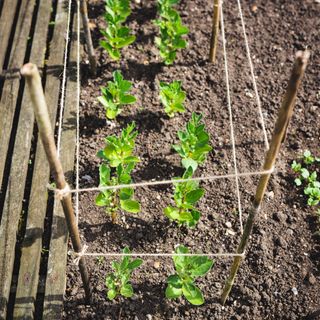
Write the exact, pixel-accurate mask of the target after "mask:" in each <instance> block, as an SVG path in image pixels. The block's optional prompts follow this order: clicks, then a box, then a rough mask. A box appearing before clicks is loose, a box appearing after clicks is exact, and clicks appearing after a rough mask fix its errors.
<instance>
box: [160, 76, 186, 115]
mask: <svg viewBox="0 0 320 320" xmlns="http://www.w3.org/2000/svg"><path fill="white" fill-rule="evenodd" d="M185 99H186V93H185V92H184V91H183V90H181V81H173V82H172V83H165V82H162V81H161V82H160V100H161V103H162V104H163V105H164V107H165V108H164V111H165V112H166V114H167V115H168V116H169V117H173V116H174V114H175V113H176V112H184V111H185V110H186V109H185V107H184V105H183V103H184V100H185Z"/></svg>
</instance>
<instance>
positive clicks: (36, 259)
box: [14, 1, 68, 318]
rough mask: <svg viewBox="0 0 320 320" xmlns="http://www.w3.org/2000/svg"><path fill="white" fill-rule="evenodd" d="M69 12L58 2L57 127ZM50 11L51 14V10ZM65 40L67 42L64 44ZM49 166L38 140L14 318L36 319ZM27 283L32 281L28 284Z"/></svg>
mask: <svg viewBox="0 0 320 320" xmlns="http://www.w3.org/2000/svg"><path fill="white" fill-rule="evenodd" d="M67 10H68V8H67V7H66V6H65V4H64V2H63V1H59V2H58V8H57V14H56V19H55V28H54V34H53V38H52V41H51V43H50V48H51V49H50V57H49V60H48V64H47V70H48V74H47V78H46V87H45V91H46V100H47V105H48V111H49V115H50V119H51V124H52V126H53V127H54V125H55V121H56V114H57V110H58V104H59V93H60V83H61V79H60V74H61V73H62V70H63V61H64V48H65V34H66V30H67V27H68V26H67V21H68V12H67ZM49 11H50V10H49ZM62 39H63V41H62ZM49 174H50V170H49V165H48V162H47V159H46V155H45V152H44V149H43V146H42V143H41V142H40V138H38V144H37V150H36V155H35V164H34V171H33V177H32V186H31V193H30V199H29V207H28V219H27V227H26V234H25V238H24V241H23V245H22V255H21V260H20V270H19V279H18V285H17V293H16V303H15V306H14V318H21V317H22V316H23V317H28V318H32V317H33V312H34V302H35V299H36V295H37V288H38V280H39V269H40V258H41V250H42V234H43V231H44V219H45V216H46V211H47V183H48V181H49ZM25 279H28V283H26V281H25Z"/></svg>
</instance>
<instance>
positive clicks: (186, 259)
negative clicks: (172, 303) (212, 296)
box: [166, 246, 214, 306]
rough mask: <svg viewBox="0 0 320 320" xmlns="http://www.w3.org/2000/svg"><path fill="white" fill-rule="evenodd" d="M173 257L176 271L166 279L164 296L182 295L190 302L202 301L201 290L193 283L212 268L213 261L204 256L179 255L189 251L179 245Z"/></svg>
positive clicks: (171, 297) (170, 297) (201, 302)
mask: <svg viewBox="0 0 320 320" xmlns="http://www.w3.org/2000/svg"><path fill="white" fill-rule="evenodd" d="M175 252H176V254H177V255H175V256H174V257H173V263H174V266H175V269H176V273H175V274H173V275H171V276H169V277H168V279H167V283H168V286H167V288H166V297H167V298H169V299H176V298H178V297H181V296H184V297H185V298H186V299H187V300H188V301H189V302H190V303H191V304H193V305H196V306H199V305H202V304H203V303H204V298H203V295H202V292H201V290H200V289H199V288H198V287H197V286H196V285H195V284H194V282H195V280H196V279H197V278H198V277H201V276H204V275H205V274H206V273H208V272H209V271H210V269H211V268H212V266H213V264H214V261H213V260H210V259H208V257H205V256H181V255H180V256H179V255H178V254H187V253H189V250H188V248H186V247H184V246H179V247H178V248H177V249H176V251H175Z"/></svg>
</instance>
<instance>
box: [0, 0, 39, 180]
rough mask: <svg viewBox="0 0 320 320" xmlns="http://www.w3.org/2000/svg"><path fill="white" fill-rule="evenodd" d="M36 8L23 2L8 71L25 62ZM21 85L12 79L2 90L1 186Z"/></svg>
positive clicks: (26, 0)
mask: <svg viewBox="0 0 320 320" xmlns="http://www.w3.org/2000/svg"><path fill="white" fill-rule="evenodd" d="M7 1H8V0H6V2H7ZM34 6H35V0H22V3H21V6H20V13H19V18H18V22H17V25H16V30H15V35H14V39H13V44H12V48H11V55H10V60H9V65H8V69H17V70H19V68H20V67H21V66H22V64H23V62H24V58H25V54H26V49H27V43H28V36H29V32H30V27H31V22H32V14H33V10H34ZM20 85H22V81H21V80H20V79H19V78H10V79H7V80H6V81H5V82H4V86H3V89H2V96H1V101H0V114H1V117H0V128H1V130H0V141H1V143H0V185H2V178H3V170H4V166H5V161H6V155H7V151H8V146H9V141H10V134H11V129H12V122H13V117H14V114H15V110H16V107H17V100H18V92H19V88H20Z"/></svg>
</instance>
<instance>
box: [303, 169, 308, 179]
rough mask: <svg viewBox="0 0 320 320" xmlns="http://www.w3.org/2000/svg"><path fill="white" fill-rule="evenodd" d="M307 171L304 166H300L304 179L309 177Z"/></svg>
mask: <svg viewBox="0 0 320 320" xmlns="http://www.w3.org/2000/svg"><path fill="white" fill-rule="evenodd" d="M309 175H310V174H309V171H308V170H307V169H306V168H302V169H301V176H302V177H303V178H304V179H308V178H309Z"/></svg>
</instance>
